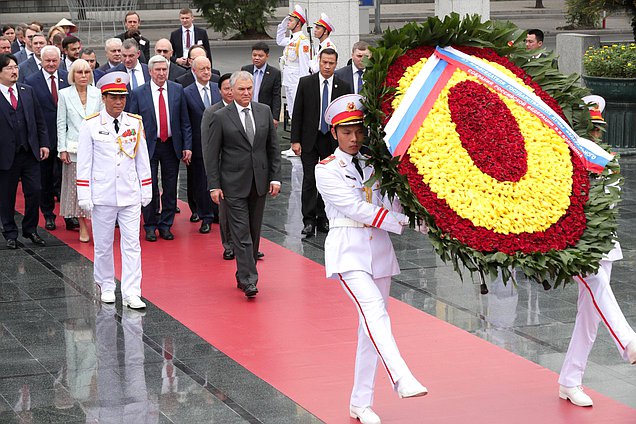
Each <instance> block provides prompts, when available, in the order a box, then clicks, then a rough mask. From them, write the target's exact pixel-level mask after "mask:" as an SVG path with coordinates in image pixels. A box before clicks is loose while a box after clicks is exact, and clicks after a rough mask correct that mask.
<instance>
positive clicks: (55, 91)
mask: <svg viewBox="0 0 636 424" xmlns="http://www.w3.org/2000/svg"><path fill="white" fill-rule="evenodd" d="M51 96H53V103H55V106H57V85H56V84H55V75H51Z"/></svg>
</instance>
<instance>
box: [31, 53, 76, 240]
mask: <svg viewBox="0 0 636 424" xmlns="http://www.w3.org/2000/svg"><path fill="white" fill-rule="evenodd" d="M41 58H42V70H41V71H38V72H36V73H34V74H31V75H29V76H28V77H27V78H26V79H25V80H24V83H25V84H27V85H29V86H31V88H33V91H34V92H35V96H36V97H37V99H38V104H39V105H40V108H41V109H42V114H43V116H44V121H45V123H46V129H47V132H48V137H49V143H48V144H49V150H50V154H49V157H48V158H47V159H45V160H43V161H42V162H40V168H41V171H40V173H41V177H42V183H41V192H40V209H41V210H42V215H44V220H45V228H46V229H47V230H55V228H56V225H55V212H54V211H53V210H54V209H55V197H54V196H55V192H56V189H55V185H56V180H57V179H58V178H61V176H62V162H61V161H60V160H59V159H58V157H57V98H58V91H59V90H61V89H63V88H66V87H68V86H69V84H68V80H67V76H68V74H67V73H66V71H63V70H60V69H58V67H59V65H60V50H59V49H58V48H57V47H55V46H45V47H44V48H43V49H42V52H41ZM65 221H66V229H68V230H73V229H75V228H76V227H75V225H74V223H73V219H72V218H68V219H65ZM77 226H78V227H79V223H78V224H77Z"/></svg>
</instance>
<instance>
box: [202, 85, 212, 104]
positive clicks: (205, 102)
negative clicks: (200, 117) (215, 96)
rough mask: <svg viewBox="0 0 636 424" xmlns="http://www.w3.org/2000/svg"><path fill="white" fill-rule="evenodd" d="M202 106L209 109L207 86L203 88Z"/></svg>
mask: <svg viewBox="0 0 636 424" xmlns="http://www.w3.org/2000/svg"><path fill="white" fill-rule="evenodd" d="M203 93H204V96H203V105H204V106H205V107H206V108H208V107H210V95H209V94H208V86H207V85H206V86H205V87H203Z"/></svg>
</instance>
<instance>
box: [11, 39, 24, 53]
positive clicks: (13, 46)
mask: <svg viewBox="0 0 636 424" xmlns="http://www.w3.org/2000/svg"><path fill="white" fill-rule="evenodd" d="M20 50H22V49H21V48H20V43H18V40H17V39H16V40H14V41H13V43H11V53H14V54H15V53H17V52H19V51H20Z"/></svg>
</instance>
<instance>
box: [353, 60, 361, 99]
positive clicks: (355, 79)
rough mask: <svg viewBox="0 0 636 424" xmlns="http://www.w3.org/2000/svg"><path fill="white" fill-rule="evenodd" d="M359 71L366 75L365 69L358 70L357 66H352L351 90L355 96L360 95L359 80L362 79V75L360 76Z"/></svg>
mask: <svg viewBox="0 0 636 424" xmlns="http://www.w3.org/2000/svg"><path fill="white" fill-rule="evenodd" d="M358 71H362V75H364V69H358V68H356V65H351V72H353V80H352V81H353V87H351V89H352V90H353V92H354V93H355V94H360V93H358V92H357V90H358V80H359V79H360V78H361V76H360V75H358Z"/></svg>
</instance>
